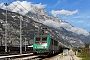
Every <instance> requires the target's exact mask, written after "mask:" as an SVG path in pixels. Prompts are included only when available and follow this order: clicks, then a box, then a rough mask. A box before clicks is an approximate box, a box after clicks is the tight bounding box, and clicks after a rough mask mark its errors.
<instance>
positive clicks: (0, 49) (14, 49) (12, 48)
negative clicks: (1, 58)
mask: <svg viewBox="0 0 90 60" xmlns="http://www.w3.org/2000/svg"><path fill="white" fill-rule="evenodd" d="M22 51H25V46H22ZM26 51H33V48H32V47H28V46H26ZM2 52H5V46H0V53H2ZM7 52H17V53H19V52H20V46H7Z"/></svg>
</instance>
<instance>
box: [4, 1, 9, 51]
mask: <svg viewBox="0 0 90 60" xmlns="http://www.w3.org/2000/svg"><path fill="white" fill-rule="evenodd" d="M4 5H5V6H6V23H5V52H7V6H8V4H7V3H4Z"/></svg>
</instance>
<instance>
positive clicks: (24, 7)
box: [0, 1, 46, 15]
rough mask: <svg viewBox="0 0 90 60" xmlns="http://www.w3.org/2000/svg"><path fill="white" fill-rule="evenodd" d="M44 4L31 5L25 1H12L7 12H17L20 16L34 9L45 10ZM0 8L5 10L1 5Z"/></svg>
mask: <svg viewBox="0 0 90 60" xmlns="http://www.w3.org/2000/svg"><path fill="white" fill-rule="evenodd" d="M45 7H46V5H45V4H41V3H39V4H33V3H32V2H27V1H22V2H21V1H14V2H12V3H11V4H10V5H8V10H10V11H12V12H17V13H20V14H22V15H25V14H27V13H28V12H29V11H32V12H33V11H34V10H35V9H43V8H45ZM0 8H2V9H5V8H6V7H5V6H4V4H3V3H1V4H0Z"/></svg>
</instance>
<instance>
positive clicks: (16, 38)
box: [0, 9, 89, 47]
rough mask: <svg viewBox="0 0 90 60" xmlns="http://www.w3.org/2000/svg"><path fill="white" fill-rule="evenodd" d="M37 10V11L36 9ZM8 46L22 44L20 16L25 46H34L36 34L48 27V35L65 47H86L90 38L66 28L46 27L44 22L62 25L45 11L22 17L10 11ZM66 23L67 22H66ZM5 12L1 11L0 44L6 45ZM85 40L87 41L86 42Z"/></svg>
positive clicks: (8, 16) (30, 13)
mask: <svg viewBox="0 0 90 60" xmlns="http://www.w3.org/2000/svg"><path fill="white" fill-rule="evenodd" d="M36 10H37V9H36ZM7 14H8V15H7V20H8V24H7V25H8V28H7V31H8V38H7V40H8V45H19V43H20V16H21V17H22V19H21V20H22V40H23V45H24V44H25V39H26V44H27V45H30V44H32V40H33V37H34V35H35V34H37V32H38V31H39V30H40V29H39V28H42V27H47V28H48V33H49V34H50V35H51V36H53V37H55V39H56V40H59V41H60V42H62V43H63V44H65V45H68V46H73V47H79V46H84V42H83V41H85V40H86V39H85V38H86V37H87V40H88V36H89V35H88V36H85V35H78V34H76V33H74V32H72V31H68V30H67V29H66V28H65V27H56V28H55V27H51V26H48V25H45V24H44V23H43V22H45V21H47V20H50V21H51V20H52V21H55V22H59V23H61V22H62V20H60V19H59V18H57V17H53V16H49V15H48V14H47V13H46V12H45V10H44V9H41V10H37V12H35V11H33V12H29V13H28V14H27V15H26V16H22V15H20V14H18V13H15V12H10V11H8V13H7ZM64 23H65V22H64ZM5 25H6V24H5V10H2V9H0V44H1V45H5ZM84 39H85V40H84Z"/></svg>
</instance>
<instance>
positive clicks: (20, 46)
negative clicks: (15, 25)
mask: <svg viewBox="0 0 90 60" xmlns="http://www.w3.org/2000/svg"><path fill="white" fill-rule="evenodd" d="M22 19H23V17H22V16H21V15H20V54H22Z"/></svg>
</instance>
